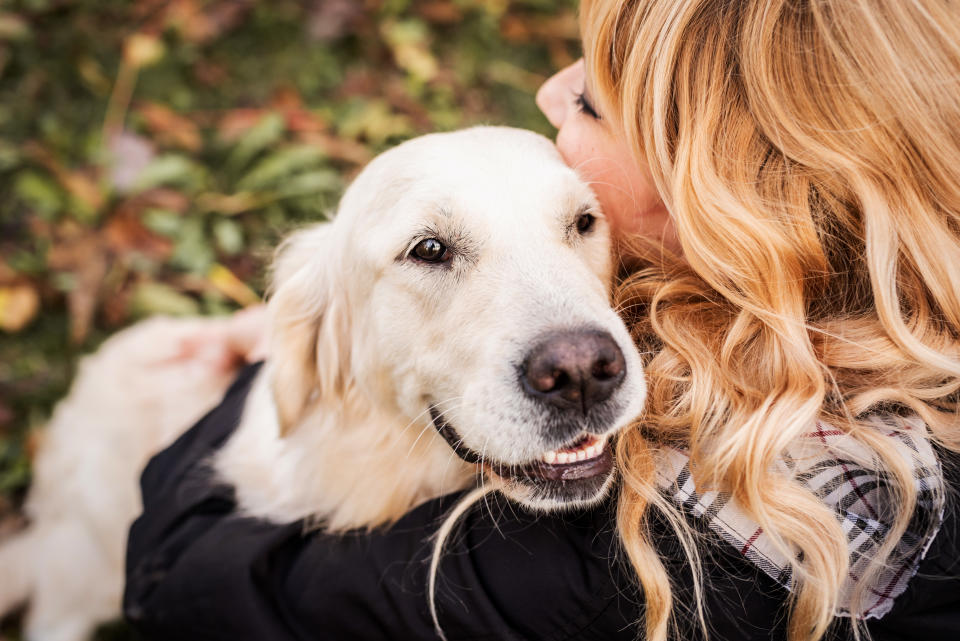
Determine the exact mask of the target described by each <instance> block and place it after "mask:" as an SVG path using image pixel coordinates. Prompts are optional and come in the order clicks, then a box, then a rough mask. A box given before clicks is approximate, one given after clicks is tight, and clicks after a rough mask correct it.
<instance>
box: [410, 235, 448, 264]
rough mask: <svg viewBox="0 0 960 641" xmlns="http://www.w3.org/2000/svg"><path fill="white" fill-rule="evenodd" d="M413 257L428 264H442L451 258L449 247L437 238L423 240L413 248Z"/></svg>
mask: <svg viewBox="0 0 960 641" xmlns="http://www.w3.org/2000/svg"><path fill="white" fill-rule="evenodd" d="M413 255H414V256H416V257H417V258H419V259H420V260H422V261H426V262H428V263H442V262H444V261H445V260H447V259H449V258H450V252H448V251H447V246H446V245H444V244H443V243H441V242H440V241H439V240H437V239H436V238H426V239H424V240H421V241H420V242H419V243H417V244H416V246H415V247H414V248H413Z"/></svg>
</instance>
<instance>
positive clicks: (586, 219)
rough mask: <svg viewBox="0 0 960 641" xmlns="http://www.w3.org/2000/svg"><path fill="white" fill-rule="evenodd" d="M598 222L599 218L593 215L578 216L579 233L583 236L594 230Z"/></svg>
mask: <svg viewBox="0 0 960 641" xmlns="http://www.w3.org/2000/svg"><path fill="white" fill-rule="evenodd" d="M596 222H597V218H596V216H594V215H593V214H588V213H583V214H580V215H579V216H577V223H576V224H577V232H578V233H580V234H581V235H583V234H586V233H588V232H589V231H590V230H591V229H593V227H594V225H595V224H596Z"/></svg>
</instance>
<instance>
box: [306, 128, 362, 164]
mask: <svg viewBox="0 0 960 641" xmlns="http://www.w3.org/2000/svg"><path fill="white" fill-rule="evenodd" d="M299 139H300V140H301V141H302V142H305V143H308V144H312V145H318V146H319V147H322V148H323V151H324V152H325V153H326V154H327V155H328V156H330V157H331V158H335V159H337V160H340V161H344V162H348V163H351V164H355V165H365V164H367V163H368V162H370V159H371V158H373V153H372V152H371V151H370V150H369V149H367V148H366V147H365V146H364V145H361V144H360V143H358V142H357V141H355V140H350V139H347V138H340V137H337V136H332V135H330V134H327V133H312V132H304V133H301V134H300V136H299Z"/></svg>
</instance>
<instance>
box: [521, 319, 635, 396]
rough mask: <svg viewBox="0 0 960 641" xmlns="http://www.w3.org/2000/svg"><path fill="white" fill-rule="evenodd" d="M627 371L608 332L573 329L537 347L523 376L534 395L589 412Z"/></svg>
mask: <svg viewBox="0 0 960 641" xmlns="http://www.w3.org/2000/svg"><path fill="white" fill-rule="evenodd" d="M626 371H627V366H626V363H625V362H624V360H623V352H621V351H620V348H619V347H618V346H617V342H616V341H615V340H613V337H612V336H610V334H609V333H607V332H605V331H602V330H571V331H565V332H559V333H556V334H552V335H551V336H549V337H548V338H546V339H545V340H544V341H543V342H541V343H540V344H538V345H537V346H536V347H534V348H533V349H532V350H531V351H530V354H529V355H528V356H527V360H526V362H525V363H524V366H523V374H522V375H521V377H520V378H521V381H522V384H523V388H524V390H526V392H527V394H529V395H530V396H532V397H533V398H535V399H537V400H539V401H542V402H544V403H549V404H551V405H553V406H555V407H557V408H559V409H564V410H567V409H578V410H580V411H582V412H583V413H586V412H587V410H589V409H590V408H591V407H593V406H594V405H596V404H597V403H600V402H602V401H604V400H606V399H608V398H609V397H610V395H611V394H612V393H613V391H614V390H615V389H617V388H618V387H620V383H622V382H623V378H624V376H625V375H626Z"/></svg>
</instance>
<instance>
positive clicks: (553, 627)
mask: <svg viewBox="0 0 960 641" xmlns="http://www.w3.org/2000/svg"><path fill="white" fill-rule="evenodd" d="M255 372H256V368H251V369H248V370H246V371H244V372H243V374H241V377H240V378H239V379H238V381H237V382H236V383H235V384H234V386H233V387H232V388H231V389H230V390H229V391H228V392H227V395H226V397H225V399H224V401H223V403H221V405H219V406H218V407H217V408H216V409H214V410H213V411H212V412H211V413H210V414H208V415H207V416H206V417H204V418H203V419H202V420H201V421H200V422H199V423H198V424H197V425H195V426H194V427H193V428H192V429H191V430H190V431H188V432H187V433H186V434H184V435H183V436H182V437H181V438H180V439H179V440H178V441H177V442H176V443H174V444H173V445H172V446H171V447H170V448H168V449H167V450H166V451H164V452H162V453H160V454H159V455H157V456H156V457H155V458H154V459H153V460H152V461H151V462H150V464H149V465H148V467H147V468H146V470H145V471H144V473H143V476H142V479H141V486H142V494H143V507H144V511H143V514H142V515H141V516H140V518H138V519H137V521H136V522H135V523H134V524H133V526H132V528H131V530H130V536H129V542H128V549H127V583H126V589H125V595H124V612H125V615H126V617H127V619H128V620H129V621H130V622H131V623H132V624H133V625H134V626H135V627H136V628H137V629H138V630H139V631H140V632H141V633H142V634H143V635H144V636H145V637H147V638H148V639H153V640H161V639H184V638H189V639H211V640H213V639H224V640H227V639H229V640H231V641H236V640H238V639H265V640H266V639H269V640H271V641H282V640H285V639H335V640H336V639H350V640H354V639H364V640H365V641H376V640H380V639H383V640H387V639H405V640H410V641H416V640H417V639H436V638H437V636H436V633H435V632H434V628H433V623H432V621H431V618H430V615H429V610H428V605H427V596H426V587H425V586H426V583H427V574H428V559H429V555H430V551H431V543H430V540H429V539H430V536H431V534H433V533H434V532H435V530H436V528H437V526H438V524H439V523H440V521H441V520H442V518H443V516H444V514H445V512H446V511H447V510H448V509H449V508H450V507H451V506H452V505H453V503H454V502H455V501H456V500H457V498H458V497H457V496H450V497H445V498H443V499H439V500H436V501H432V502H429V503H426V504H424V505H422V506H420V507H418V508H417V509H415V510H413V511H412V512H410V513H409V514H408V515H406V516H405V517H404V518H403V519H402V520H400V521H399V522H398V523H396V524H395V525H394V526H392V527H391V528H389V529H384V530H378V531H375V532H372V533H360V532H358V533H353V534H347V535H341V536H334V535H328V534H324V533H322V532H319V531H315V530H314V531H305V529H304V526H303V524H302V523H292V524H285V525H278V524H271V523H267V522H263V521H260V520H256V519H252V518H244V517H241V516H238V515H236V514H235V513H234V509H235V502H234V497H233V492H232V490H231V488H229V487H225V486H223V485H218V484H216V483H215V482H213V480H212V476H211V474H210V471H209V468H208V466H207V465H206V461H207V460H208V459H209V457H210V455H211V453H213V452H214V451H215V450H216V448H217V447H219V446H220V445H221V444H222V443H223V442H224V441H225V440H226V438H227V437H228V436H229V435H230V433H231V432H232V430H233V428H234V427H235V425H236V423H237V421H238V419H239V415H240V411H241V408H242V405H243V398H244V396H245V393H246V389H247V387H248V386H249V383H250V381H251V380H252V378H253V375H254V374H255ZM609 509H610V508H609V506H601V507H599V508H597V509H596V510H593V511H588V512H583V513H578V514H576V515H568V516H566V517H563V516H558V517H549V518H545V517H542V516H541V517H536V516H534V515H530V514H526V513H524V512H522V511H519V510H518V509H517V508H515V507H513V506H511V505H509V504H507V503H506V502H504V501H501V500H491V501H490V502H487V503H485V504H483V505H481V506H478V508H477V509H474V510H472V511H471V512H470V513H469V515H468V516H466V517H465V523H464V527H463V528H461V529H460V530H459V532H460V533H459V534H458V535H455V536H454V537H453V538H452V540H451V542H450V544H449V545H448V547H447V551H446V552H445V554H444V557H443V561H442V563H441V566H440V577H441V580H440V581H439V585H438V590H437V604H438V610H439V618H440V622H441V625H442V627H443V630H444V633H445V634H446V637H447V638H448V639H450V640H451V641H453V640H455V639H476V640H480V639H491V640H492V639H568V638H577V639H608V640H609V639H617V638H624V639H628V638H629V639H634V638H636V628H635V627H634V626H633V625H632V624H633V622H635V621H636V619H637V618H638V616H639V615H638V611H637V608H636V605H635V601H634V599H632V598H631V596H630V594H629V592H630V591H629V590H624V589H622V585H621V583H622V581H621V580H620V577H618V576H617V571H616V569H615V568H617V567H618V564H617V563H614V562H613V561H612V559H613V556H614V555H615V553H616V550H615V548H616V546H615V539H614V537H613V534H612V525H611V519H610V513H609Z"/></svg>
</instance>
